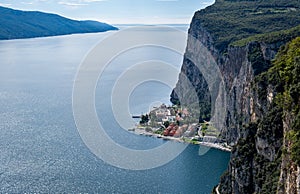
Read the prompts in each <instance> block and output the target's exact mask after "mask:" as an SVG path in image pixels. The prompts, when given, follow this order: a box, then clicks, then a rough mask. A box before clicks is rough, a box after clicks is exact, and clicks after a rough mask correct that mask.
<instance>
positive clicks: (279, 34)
mask: <svg viewBox="0 0 300 194" xmlns="http://www.w3.org/2000/svg"><path fill="white" fill-rule="evenodd" d="M298 36H300V25H298V26H296V27H294V28H291V29H288V30H280V31H275V32H269V33H264V34H258V35H254V36H250V37H248V38H244V39H241V40H238V41H235V42H233V43H231V44H230V45H232V46H240V47H242V46H245V45H246V44H248V43H249V42H265V43H268V44H275V43H278V42H289V41H291V40H292V39H294V38H296V37H298Z"/></svg>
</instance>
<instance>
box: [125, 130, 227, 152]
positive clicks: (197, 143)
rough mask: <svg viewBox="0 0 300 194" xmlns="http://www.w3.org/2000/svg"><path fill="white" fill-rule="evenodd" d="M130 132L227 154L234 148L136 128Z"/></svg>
mask: <svg viewBox="0 0 300 194" xmlns="http://www.w3.org/2000/svg"><path fill="white" fill-rule="evenodd" d="M128 132H130V133H133V134H135V135H143V136H146V137H154V138H158V139H163V140H167V141H176V142H179V143H188V144H193V145H201V146H205V147H209V148H214V149H218V150H221V151H225V152H231V150H232V148H231V147H230V146H224V145H222V144H220V143H212V142H201V141H191V140H190V139H189V138H187V137H172V136H163V135H160V134H155V133H151V132H146V131H145V130H142V129H137V128H134V130H128ZM185 138H186V139H185Z"/></svg>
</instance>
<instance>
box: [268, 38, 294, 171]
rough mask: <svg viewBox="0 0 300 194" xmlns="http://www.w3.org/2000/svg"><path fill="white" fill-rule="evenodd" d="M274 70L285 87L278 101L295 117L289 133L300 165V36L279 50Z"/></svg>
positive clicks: (292, 152) (292, 156)
mask: <svg viewBox="0 0 300 194" xmlns="http://www.w3.org/2000/svg"><path fill="white" fill-rule="evenodd" d="M274 71H275V72H277V73H278V74H279V81H280V83H282V84H283V88H284V90H283V91H281V93H280V95H278V99H277V103H279V104H280V105H281V106H282V107H283V108H284V110H285V111H286V112H290V113H291V117H293V119H292V118H291V119H292V126H291V127H292V128H291V129H290V132H289V134H288V139H289V141H290V142H291V153H290V154H291V158H292V160H293V161H294V162H296V163H297V164H298V165H300V37H298V38H296V39H294V40H293V41H291V42H290V43H289V44H287V45H286V46H285V47H284V48H283V49H282V50H281V51H280V52H279V54H278V56H277V58H276V61H275V66H274V67H273V68H272V69H271V70H270V72H271V73H272V72H274ZM286 116H287V115H286Z"/></svg>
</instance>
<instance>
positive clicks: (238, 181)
mask: <svg viewBox="0 0 300 194" xmlns="http://www.w3.org/2000/svg"><path fill="white" fill-rule="evenodd" d="M189 35H190V36H191V37H192V38H189V40H188V45H187V49H186V56H185V59H184V62H183V65H182V70H181V75H180V76H179V81H178V83H177V85H176V88H175V89H174V91H173V92H172V94H171V101H173V102H176V101H178V96H177V95H180V94H182V93H184V88H182V84H181V82H182V81H181V78H182V77H183V76H182V74H184V75H186V76H187V77H188V79H189V80H190V81H191V82H192V84H193V86H194V87H195V89H196V92H197V94H198V97H199V102H200V104H201V103H203V107H205V106H207V105H212V106H213V105H214V102H215V101H216V99H217V98H220V96H218V95H214V94H211V91H210V89H211V88H210V86H209V84H208V83H207V80H206V79H207V78H205V77H204V76H203V73H202V72H201V71H199V68H198V67H197V66H198V64H194V61H191V60H189V58H190V57H191V55H193V58H197V57H198V58H201V53H199V52H200V51H201V49H200V48H197V44H195V43H194V41H193V39H194V38H195V39H197V40H198V41H200V42H201V43H202V45H201V46H204V47H206V48H207V49H208V50H209V51H210V53H211V56H212V57H213V58H214V60H215V61H216V64H217V66H218V68H219V71H220V72H221V75H222V79H223V83H224V85H225V94H226V98H224V99H225V106H226V116H225V120H224V122H223V123H221V125H220V131H221V138H222V139H223V140H224V141H226V142H227V143H228V144H231V145H233V146H234V148H233V151H232V154H231V159H230V162H229V166H228V170H227V172H226V173H225V174H224V175H223V176H222V177H221V181H220V185H219V187H218V189H219V192H220V193H241V194H244V193H274V192H275V193H276V192H277V193H291V194H294V193H300V190H299V187H300V183H299V182H300V167H299V166H297V165H296V164H295V163H293V162H292V161H291V159H290V158H289V157H288V155H286V154H284V153H282V150H283V148H284V149H289V146H290V144H289V142H288V140H287V139H286V134H287V132H288V130H289V129H290V128H291V126H290V123H291V121H290V120H291V119H293V116H292V115H290V113H289V112H284V110H282V109H281V108H279V107H276V106H275V105H274V103H273V100H274V97H275V96H276V88H274V86H273V85H272V84H271V83H267V82H264V80H260V81H257V80H256V77H257V76H258V75H259V74H261V73H262V72H264V71H266V70H267V69H268V68H269V66H270V63H271V61H272V60H273V59H274V58H275V55H276V53H277V52H278V50H279V47H280V46H281V45H283V44H284V43H285V42H277V43H274V44H265V43H263V42H250V43H248V44H247V45H246V46H242V47H237V46H236V47H234V46H229V47H228V48H227V50H226V52H224V51H219V50H218V49H216V48H215V46H214V45H215V44H214V38H213V37H212V35H211V33H210V32H208V30H207V29H206V28H205V27H203V25H202V23H201V17H199V16H197V13H196V15H195V17H194V18H193V20H192V23H191V25H190V29H189ZM211 102H212V103H211ZM274 106H275V107H274ZM200 107H202V106H201V105H200ZM209 110H210V109H209ZM201 111H203V112H205V111H207V109H206V110H205V108H203V110H200V112H201ZM201 114H202V113H201Z"/></svg>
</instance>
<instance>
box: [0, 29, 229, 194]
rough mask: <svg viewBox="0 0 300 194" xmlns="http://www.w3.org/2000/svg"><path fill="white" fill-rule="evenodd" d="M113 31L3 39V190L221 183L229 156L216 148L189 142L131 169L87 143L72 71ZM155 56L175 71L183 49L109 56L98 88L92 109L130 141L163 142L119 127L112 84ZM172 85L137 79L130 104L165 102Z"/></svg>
mask: <svg viewBox="0 0 300 194" xmlns="http://www.w3.org/2000/svg"><path fill="white" fill-rule="evenodd" d="M177 28H180V29H181V30H186V29H187V27H186V26H179V27H178V26H177ZM113 33H117V32H105V33H95V34H77V35H68V36H58V37H47V38H35V39H22V40H9V41H0V59H1V60H0V107H1V108H0V121H1V122H0V152H1V154H0V193H210V192H211V190H212V188H213V187H214V186H215V185H216V184H217V183H218V181H219V177H220V176H221V174H222V173H223V172H224V171H225V169H226V168H227V164H228V161H229V157H230V154H229V153H226V152H223V151H220V150H216V149H209V151H208V152H207V153H206V154H204V155H199V149H202V148H203V147H202V148H201V147H199V146H198V145H189V146H188V147H187V148H186V149H185V150H184V151H183V152H182V153H181V154H180V155H179V156H178V157H176V158H175V159H174V160H172V161H171V162H169V163H167V164H165V165H163V166H160V167H158V168H153V169H149V170H140V171H134V170H125V169H120V168H117V167H114V166H111V165H109V164H107V163H105V162H104V161H102V160H100V159H99V158H97V157H96V156H95V155H94V154H93V153H92V152H91V151H90V150H89V149H88V148H87V146H86V145H85V144H84V142H83V141H82V139H81V137H80V135H79V133H78V130H77V128H76V125H75V121H74V118H73V111H72V89H73V83H74V79H75V77H76V73H77V70H78V68H79V67H80V64H81V62H82V61H83V60H84V58H85V56H86V55H87V54H88V53H89V51H90V50H91V49H92V48H93V47H94V46H95V45H96V44H97V43H98V42H99V41H101V40H103V39H104V38H106V37H108V36H110V35H111V34H113ZM170 41H172V40H170ZM100 44H101V42H100ZM112 46H116V45H112ZM108 49H109V48H108ZM153 58H155V59H157V60H162V61H167V62H168V63H170V64H172V65H173V66H174V67H175V68H177V69H178V71H179V69H180V66H181V63H182V56H181V55H179V54H176V53H172V52H168V51H166V50H164V49H162V48H156V47H153V46H147V47H143V48H138V49H136V50H132V51H128V52H127V53H125V54H123V55H120V56H119V57H117V58H116V59H114V60H113V61H112V62H111V64H110V65H109V66H108V67H107V68H106V69H105V71H104V73H103V76H101V77H100V78H99V80H98V85H97V88H96V95H95V104H96V110H97V114H98V118H99V120H100V121H101V122H102V123H103V126H104V128H105V129H106V132H107V134H109V136H110V137H111V138H112V139H113V140H114V141H116V142H117V143H118V144H120V145H122V146H125V147H128V148H131V149H139V150H144V149H149V148H154V147H156V146H159V145H162V144H164V143H166V142H165V141H164V140H161V139H156V138H151V137H144V136H139V135H135V134H132V133H129V132H127V131H126V130H124V129H122V128H121V127H120V126H119V125H118V123H117V122H116V121H115V119H114V114H113V112H112V108H111V102H110V101H111V91H112V87H113V85H114V83H115V81H116V79H117V78H118V76H119V75H120V74H122V73H123V72H124V71H125V70H126V69H128V68H129V67H130V66H131V65H132V64H136V63H138V62H139V61H140V60H143V61H145V60H150V59H153ZM166 76H168V75H166ZM174 86H175V83H174ZM171 91H172V88H171V87H169V86H166V85H164V84H162V83H160V82H156V81H148V82H144V83H143V84H140V85H139V86H138V87H137V88H136V89H135V90H134V91H133V92H132V93H131V96H130V100H129V102H128V104H129V109H130V112H131V113H132V114H140V113H146V112H147V111H148V110H149V108H150V107H151V105H153V103H154V102H163V103H167V104H169V95H170V93H171ZM120 98H122V96H120ZM174 144H177V143H176V142H174Z"/></svg>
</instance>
